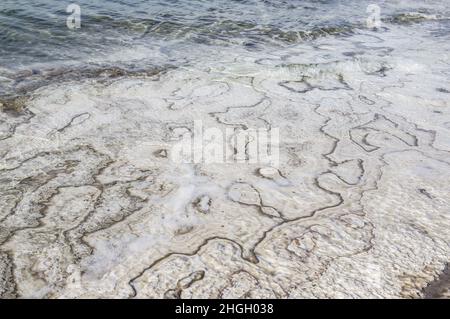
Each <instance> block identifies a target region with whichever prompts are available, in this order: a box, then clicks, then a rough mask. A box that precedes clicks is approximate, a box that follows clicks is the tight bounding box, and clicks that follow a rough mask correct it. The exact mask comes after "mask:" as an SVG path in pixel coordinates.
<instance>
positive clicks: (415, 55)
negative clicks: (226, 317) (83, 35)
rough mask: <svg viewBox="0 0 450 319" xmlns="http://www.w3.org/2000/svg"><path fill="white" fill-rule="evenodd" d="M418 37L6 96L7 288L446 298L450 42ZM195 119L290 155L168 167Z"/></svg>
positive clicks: (2, 186)
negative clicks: (269, 142)
mask: <svg viewBox="0 0 450 319" xmlns="http://www.w3.org/2000/svg"><path fill="white" fill-rule="evenodd" d="M420 30H421V26H420V25H415V26H407V27H406V26H403V25H397V26H392V27H390V28H389V29H382V30H379V31H371V30H366V31H360V32H356V33H355V34H353V35H347V36H343V37H319V38H317V39H315V40H312V41H308V42H302V43H298V44H296V45H289V46H286V47H283V48H279V49H273V50H267V51H264V52H261V51H248V50H244V49H242V50H241V51H240V50H238V49H236V48H234V47H233V48H216V49H215V48H210V51H208V52H205V53H204V56H202V57H201V59H198V60H197V61H190V62H189V63H187V64H185V65H183V66H182V67H175V68H170V67H168V68H161V69H157V70H156V69H155V70H150V71H147V72H141V73H137V74H127V73H126V72H118V74H114V76H111V74H107V75H106V76H102V77H89V78H82V77H80V78H77V79H71V80H64V81H57V82H52V83H50V84H48V85H45V86H43V87H40V88H38V89H36V90H34V91H33V92H32V94H31V95H30V96H28V97H27V98H26V99H25V100H24V101H21V102H20V103H21V105H22V107H21V109H19V110H17V109H15V110H13V109H12V108H11V107H7V106H8V105H7V103H6V102H3V112H1V113H0V119H1V122H0V123H1V127H0V195H1V200H0V275H1V276H0V296H1V297H2V298H18V297H22V298H23V297H33V298H99V297H100V298H108V297H110V298H422V297H443V298H445V297H449V287H450V286H449V284H450V277H449V270H448V265H449V262H450V245H449V243H450V232H449V229H450V183H449V181H450V134H449V133H450V105H449V103H450V85H449V83H450V81H449V80H450V58H449V55H448V52H450V51H449V49H450V44H449V43H450V42H449V41H446V40H445V38H432V37H429V34H428V33H425V32H420ZM16 102H17V101H16ZM8 103H10V104H11V103H12V102H8ZM17 103H18V102H17ZM197 120H201V121H202V124H203V126H204V127H215V128H219V129H220V130H221V131H224V132H225V130H226V129H230V128H231V129H232V130H233V132H236V133H239V132H240V131H243V130H245V129H246V128H265V129H271V128H272V129H273V128H279V132H280V139H279V140H280V145H279V152H280V153H279V163H278V165H274V166H269V165H265V164H264V163H245V162H244V163H240V162H237V161H236V160H235V158H233V156H234V154H231V157H227V158H226V161H225V162H224V163H205V162H202V161H201V162H197V163H189V162H187V163H179V162H176V161H173V160H172V159H171V151H172V150H173V147H174V145H176V143H177V142H178V141H179V140H180V138H181V136H182V135H183V134H186V133H189V132H192V130H193V125H194V121H197Z"/></svg>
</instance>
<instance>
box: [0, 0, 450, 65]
mask: <svg viewBox="0 0 450 319" xmlns="http://www.w3.org/2000/svg"><path fill="white" fill-rule="evenodd" d="M370 3H371V1H368V0H363V1H359V0H348V1H344V0H342V1H339V0H329V1H325V0H324V1H313V0H309V1H308V0H305V1H298V0H297V1H296V0H283V1H275V0H244V1H236V0H213V1H206V0H203V1H202V0H177V1H157V0H145V1H142V0H141V1H139V0H108V1H90V0H80V1H77V2H76V4H78V5H79V6H80V7H81V19H82V20H81V21H82V22H81V23H82V27H81V29H78V30H70V29H68V28H67V27H66V19H67V17H68V16H69V14H68V13H66V6H67V3H66V2H64V1H57V0H35V1H32V2H30V1H27V0H2V2H1V4H0V65H1V66H2V67H4V68H8V69H17V68H21V67H24V66H27V65H31V64H34V63H45V62H55V61H66V62H67V61H69V62H73V61H80V60H85V59H94V58H98V59H102V58H105V57H108V56H111V55H112V54H113V53H115V52H117V50H126V49H129V48H133V47H136V46H139V47H145V48H147V49H151V50H153V51H155V52H163V53H164V54H165V57H166V58H167V57H168V56H170V55H174V56H176V55H178V56H179V55H180V54H179V53H180V50H181V51H182V52H181V53H182V55H183V56H188V55H189V53H190V52H189V51H187V50H189V49H191V50H194V49H195V46H197V45H200V44H203V45H224V46H244V47H246V48H248V49H249V50H257V49H263V48H264V47H267V46H269V45H289V44H292V43H298V42H300V41H305V40H307V39H309V38H314V37H317V36H321V35H327V34H345V33H348V32H352V31H355V29H358V28H360V27H362V26H364V22H365V19H366V18H367V16H368V13H367V6H368V5H369V4H370ZM379 5H380V6H381V7H382V11H381V14H382V16H381V18H382V19H383V20H385V21H391V22H408V21H407V20H408V19H403V20H405V21H403V20H402V19H401V18H400V19H399V18H398V17H402V15H404V14H408V13H421V14H423V15H427V16H431V15H436V14H438V15H442V16H445V15H446V13H448V11H449V8H448V7H449V5H448V1H446V0H439V1H382V3H379ZM410 20H414V19H410ZM140 58H141V57H139V56H137V53H135V56H133V54H132V53H130V54H129V55H128V56H122V57H121V58H120V59H121V60H136V59H137V60H139V59H140ZM172 58H173V57H172ZM149 59H150V57H147V61H145V62H150V61H148V60H149ZM141 60H145V57H144V59H141ZM154 62H155V63H156V62H157V61H154ZM159 62H161V61H159Z"/></svg>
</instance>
